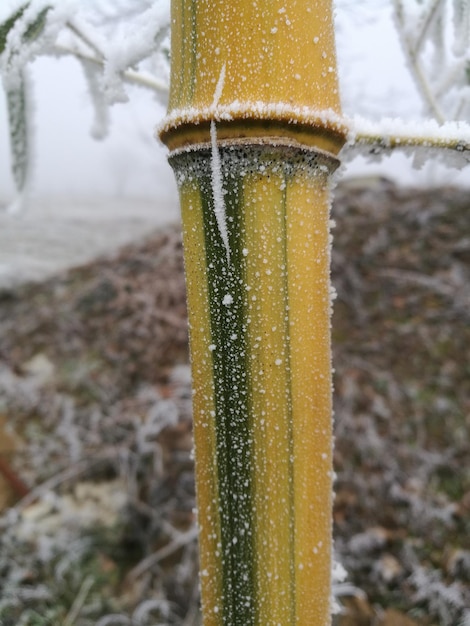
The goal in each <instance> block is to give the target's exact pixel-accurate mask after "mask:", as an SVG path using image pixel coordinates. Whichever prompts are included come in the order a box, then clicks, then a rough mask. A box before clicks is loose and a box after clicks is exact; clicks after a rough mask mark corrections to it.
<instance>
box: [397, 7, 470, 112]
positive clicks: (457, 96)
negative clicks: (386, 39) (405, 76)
mask: <svg viewBox="0 0 470 626" xmlns="http://www.w3.org/2000/svg"><path fill="white" fill-rule="evenodd" d="M393 6H394V15H395V24H396V27H397V31H398V34H399V36H400V41H401V44H402V47H403V51H404V53H405V56H406V58H407V60H408V64H409V68H410V72H411V75H412V76H413V77H414V79H415V82H416V86H417V88H418V90H419V92H420V93H421V96H422V98H423V100H424V102H425V104H426V105H427V107H428V109H429V111H430V113H431V114H432V115H433V116H434V118H435V119H436V120H437V121H439V122H440V123H443V122H444V121H445V120H449V119H459V118H465V116H466V115H468V106H469V104H470V97H469V94H470V90H469V83H470V80H469V75H468V64H469V53H468V40H469V35H470V10H469V8H468V7H469V5H468V2H467V0H453V1H452V0H426V1H423V0H408V2H406V3H405V2H403V0H393ZM451 23H453V27H452V26H451ZM463 42H465V43H463Z"/></svg>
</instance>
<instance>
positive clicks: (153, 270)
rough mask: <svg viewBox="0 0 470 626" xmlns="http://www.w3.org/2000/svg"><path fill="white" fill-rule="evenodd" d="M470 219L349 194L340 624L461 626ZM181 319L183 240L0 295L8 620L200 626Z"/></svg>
mask: <svg viewBox="0 0 470 626" xmlns="http://www.w3.org/2000/svg"><path fill="white" fill-rule="evenodd" d="M469 208H470V194H469V193H468V192H462V191H459V190H454V189H439V190H433V191H425V192H423V191H420V192H416V191H413V190H401V189H397V188H396V187H394V186H393V185H392V184H390V183H389V182H387V181H379V180H378V181H375V184H374V185H373V186H372V187H370V186H369V187H361V186H357V185H355V186H352V185H349V186H343V187H340V188H339V189H338V190H337V194H336V201H335V205H334V209H333V217H334V218H335V219H336V222H337V227H336V229H335V244H334V254H333V281H334V284H335V286H336V289H337V291H338V299H337V301H336V305H335V314H334V333H333V334H334V360H335V367H336V375H335V387H336V392H335V403H336V453H335V463H336V471H337V474H338V478H337V482H336V503H335V511H334V521H335V537H336V549H337V553H338V558H339V560H340V561H341V562H342V563H343V565H344V566H345V567H346V569H347V571H348V581H347V582H348V583H349V585H347V586H345V587H339V588H338V591H339V592H340V593H341V597H340V601H341V603H342V604H343V607H344V615H343V616H342V617H341V618H338V621H337V623H338V625H340V626H418V625H419V626H431V625H436V626H456V625H457V624H459V623H460V621H461V620H463V618H464V617H467V618H469V615H468V612H467V614H465V609H466V607H469V606H470V591H469V587H470V443H469V430H470V365H469V364H470V280H469V279H470V226H469V217H468V215H469ZM185 315H186V312H185V305H184V281H183V265H182V255H181V245H180V240H179V234H178V231H177V229H176V228H174V229H167V230H166V231H164V232H160V233H157V234H156V235H155V236H154V237H151V238H149V239H148V240H147V241H146V242H145V243H144V244H141V245H134V246H130V247H128V248H126V249H124V250H123V251H122V252H121V253H120V254H119V255H118V256H116V257H114V258H113V259H107V260H102V261H99V262H96V263H93V264H91V265H88V266H86V267H83V268H80V269H77V270H73V271H71V272H69V273H67V274H65V275H63V276H58V277H57V278H54V279H52V280H49V281H47V282H45V283H42V284H40V285H27V286H24V287H22V288H19V289H16V290H13V291H8V290H6V291H3V292H1V293H0V428H1V429H2V430H3V431H8V432H7V434H8V438H7V437H4V438H3V442H4V443H3V444H2V446H1V447H0V474H1V475H2V476H1V478H2V480H3V486H2V483H0V505H2V498H3V499H4V500H5V499H8V500H9V504H10V505H12V504H14V503H15V502H17V501H18V500H19V499H20V498H23V499H22V500H20V501H19V502H17V504H16V506H15V507H14V508H10V509H9V510H7V509H4V514H3V517H2V518H1V521H0V523H1V529H0V530H2V531H3V534H2V535H1V538H0V588H2V589H3V591H2V595H1V599H0V624H1V625H2V626H10V625H11V626H16V624H17V623H19V622H20V619H21V620H23V621H22V622H21V623H22V624H25V625H28V626H29V625H31V626H32V625H33V624H34V625H35V626H48V625H50V626H53V625H54V626H55V625H56V624H59V623H60V624H62V623H63V624H69V625H71V624H77V625H79V626H95V625H99V626H106V624H108V625H109V624H111V625H112V626H114V624H116V625H117V624H131V623H132V624H134V623H135V624H142V626H145V625H147V626H155V625H156V624H157V623H158V624H179V625H181V624H183V625H184V626H190V625H195V624H198V619H199V618H198V615H197V583H196V545H195V540H194V533H193V523H194V516H193V512H192V511H193V507H194V485H193V478H192V460H191V455H190V448H191V440H190V390H189V383H188V366H187V343H186V342H187V337H186V318H185ZM18 440H19V441H18ZM110 493H111V494H116V493H117V494H118V495H119V494H120V497H124V501H125V508H124V510H122V507H121V509H119V510H118V511H116V506H115V505H114V504H113V503H115V502H116V501H117V499H119V498H118V497H117V496H112V497H111V496H110V495H109V494H110ZM116 498H117V499H116ZM91 501H93V507H94V508H92V509H90V502H91ZM104 503H107V504H106V506H105V504H104ZM106 507H107V508H106ZM113 507H114V508H113ZM83 511H86V514H87V515H88V519H91V518H93V522H89V523H85V522H84V523H81V522H80V523H78V522H76V520H77V519H78V518H79V517H80V515H82V512H83ZM60 516H62V517H60ZM93 516H94V517H93ZM80 519H82V518H81V517H80ZM57 520H59V524H58V523H57ZM74 521H75V522H76V523H74ZM28 524H29V525H28ZM15 529H16V530H15ZM18 529H20V530H18ZM45 538H47V540H46V539H45ZM144 599H145V600H144ZM106 616H108V617H106ZM126 620H127V621H126ZM463 623H464V622H463V621H462V624H463ZM466 623H468V622H466Z"/></svg>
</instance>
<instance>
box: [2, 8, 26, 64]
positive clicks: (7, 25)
mask: <svg viewBox="0 0 470 626" xmlns="http://www.w3.org/2000/svg"><path fill="white" fill-rule="evenodd" d="M27 6H28V5H27V4H24V5H23V6H22V7H20V8H19V9H18V11H16V13H14V14H13V15H11V16H10V17H9V18H8V19H7V20H5V21H4V22H3V24H0V54H3V52H4V50H5V48H6V45H7V37H8V33H9V32H10V31H11V29H12V28H13V26H14V25H15V24H16V22H17V21H18V20H19V19H20V17H21V16H22V15H23V13H24V12H25V10H26V7H27Z"/></svg>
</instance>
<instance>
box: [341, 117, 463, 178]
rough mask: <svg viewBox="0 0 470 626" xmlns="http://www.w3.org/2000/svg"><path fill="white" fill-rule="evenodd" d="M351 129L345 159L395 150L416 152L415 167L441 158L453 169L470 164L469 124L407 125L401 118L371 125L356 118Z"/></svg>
mask: <svg viewBox="0 0 470 626" xmlns="http://www.w3.org/2000/svg"><path fill="white" fill-rule="evenodd" d="M347 125H348V126H349V128H350V133H349V139H348V144H347V146H346V148H345V149H344V153H343V156H345V157H346V158H348V156H349V157H350V156H353V155H355V154H356V153H357V152H359V153H366V154H367V155H368V156H371V157H381V156H384V155H387V154H389V153H390V152H391V151H392V150H394V149H402V150H405V151H408V152H410V151H412V152H413V151H415V152H416V151H417V152H416V157H417V158H416V161H415V164H416V165H417V166H418V167H420V166H421V165H422V163H423V162H424V161H425V160H426V159H427V158H435V157H436V156H440V158H441V159H442V160H443V161H444V162H445V163H448V164H449V165H451V166H452V167H457V168H459V167H464V166H465V165H467V164H468V163H469V162H470V124H467V123H465V122H446V123H444V124H438V123H437V122H436V121H434V120H427V121H423V122H419V124H418V123H416V122H404V121H403V120H401V119H391V118H390V119H382V120H380V122H370V121H369V120H365V119H364V118H361V117H354V118H352V119H350V120H349V121H348V122H347Z"/></svg>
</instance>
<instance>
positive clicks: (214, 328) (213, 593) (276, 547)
mask: <svg viewBox="0 0 470 626" xmlns="http://www.w3.org/2000/svg"><path fill="white" fill-rule="evenodd" d="M160 136H161V138H162V140H163V141H164V142H165V143H166V144H167V146H168V147H169V148H170V150H171V154H170V162H171V163H172V166H173V168H174V169H175V172H176V177H177V181H178V185H179V190H180V199H181V206H182V220H183V239H184V246H185V264H186V279H187V287H188V310H189V323H190V342H191V359H192V370H193V387H194V399H193V412H194V440H195V452H196V484H197V497H198V521H199V526H200V536H199V544H200V563H201V590H202V606H203V618H204V624H205V626H279V625H281V626H294V625H295V626H299V625H300V626H328V625H329V624H330V623H331V618H330V593H331V559H332V556H331V526H332V524H331V505H332V495H331V494H332V418H331V414H332V406H331V404H332V403H331V356H330V352H331V350H330V308H331V304H330V279H329V262H330V239H329V238H330V235H329V210H330V176H331V173H332V172H333V171H334V169H335V168H336V167H337V165H338V160H337V154H338V152H339V150H340V149H341V147H342V145H343V144H344V142H345V137H346V129H345V126H344V125H343V123H342V120H341V110H340V103H339V94H338V84H337V72H336V60H335V48H334V28H333V20H332V7H331V1H330V0H318V1H317V2H311V1H308V0H231V1H230V2H228V1H227V0H173V1H172V74H171V89H170V104H169V111H168V115H167V118H166V120H165V121H164V123H163V125H162V127H161V131H160Z"/></svg>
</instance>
